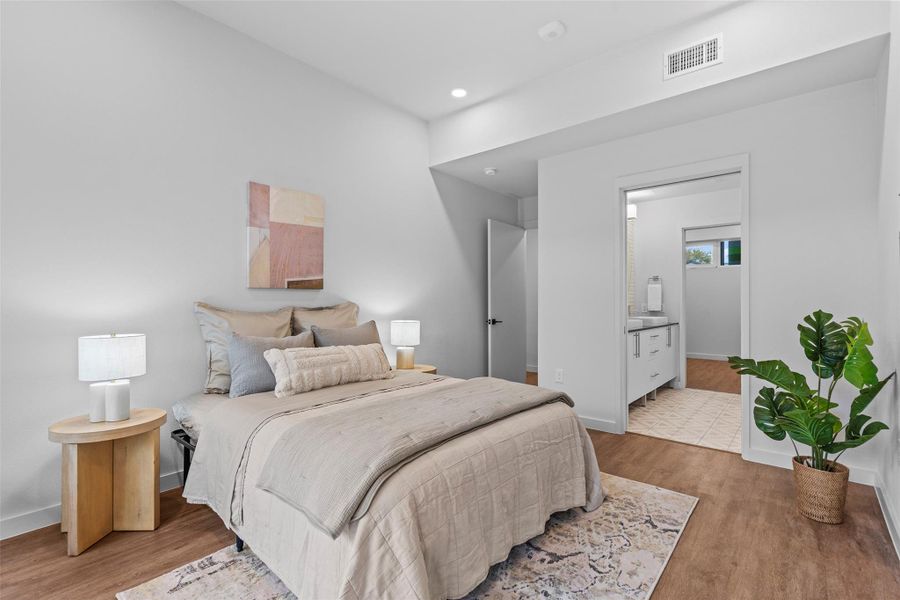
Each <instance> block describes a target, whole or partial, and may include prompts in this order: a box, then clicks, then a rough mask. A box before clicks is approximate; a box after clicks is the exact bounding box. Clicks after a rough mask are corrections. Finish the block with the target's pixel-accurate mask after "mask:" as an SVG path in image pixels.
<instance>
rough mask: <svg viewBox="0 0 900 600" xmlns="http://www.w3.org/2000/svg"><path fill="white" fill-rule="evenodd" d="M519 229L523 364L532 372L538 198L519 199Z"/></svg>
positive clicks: (534, 365) (535, 349)
mask: <svg viewBox="0 0 900 600" xmlns="http://www.w3.org/2000/svg"><path fill="white" fill-rule="evenodd" d="M517 223H518V225H519V227H524V228H525V296H526V298H525V312H526V317H527V318H526V323H527V325H526V332H525V334H526V338H527V348H526V352H525V364H526V365H527V369H528V370H529V371H532V372H536V371H537V364H538V323H537V320H538V283H537V282H538V229H537V227H538V197H537V196H528V197H525V198H519V219H518V221H517Z"/></svg>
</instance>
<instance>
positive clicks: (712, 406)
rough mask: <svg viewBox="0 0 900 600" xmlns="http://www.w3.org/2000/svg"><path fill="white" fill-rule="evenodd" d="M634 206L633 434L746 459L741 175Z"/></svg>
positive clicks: (697, 181) (684, 186)
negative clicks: (731, 362) (737, 359)
mask: <svg viewBox="0 0 900 600" xmlns="http://www.w3.org/2000/svg"><path fill="white" fill-rule="evenodd" d="M625 199H626V218H627V221H626V227H625V231H626V233H625V236H626V251H625V262H626V264H625V271H626V296H627V297H626V306H627V312H628V315H627V328H626V329H627V333H626V335H627V336H628V357H627V360H626V370H627V377H626V380H627V385H626V389H627V402H628V409H627V423H628V424H627V431H629V432H633V433H640V434H644V435H651V436H654V437H662V438H666V439H671V440H675V441H679V442H684V443H689V444H695V445H699V446H705V447H710V448H715V449H718V450H726V451H731V452H738V453H739V452H740V451H741V444H742V432H741V430H742V402H741V396H740V391H741V382H740V377H739V376H738V375H737V373H735V372H734V371H732V370H731V369H730V368H729V366H728V363H727V357H728V356H733V355H736V354H740V353H741V337H740V336H741V328H742V319H741V283H742V282H741V273H740V269H741V262H742V261H741V259H742V252H741V251H742V235H741V217H742V203H741V200H742V199H741V173H740V172H733V173H722V174H716V175H713V176H707V177H699V178H691V179H687V180H682V181H676V182H671V183H666V184H663V185H655V186H648V187H639V188H637V189H631V190H628V191H626V193H625Z"/></svg>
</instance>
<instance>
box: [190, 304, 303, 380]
mask: <svg viewBox="0 0 900 600" xmlns="http://www.w3.org/2000/svg"><path fill="white" fill-rule="evenodd" d="M293 312H294V309H293V308H291V307H290V306H286V307H284V308H280V309H278V310H273V311H270V312H250V311H244V310H228V309H225V308H218V307H216V306H210V305H209V304H204V303H203V302H197V303H195V304H194V315H195V316H196V317H197V322H198V323H200V333H201V334H202V335H203V340H204V341H205V342H206V364H207V372H206V385H205V386H204V388H205V389H204V390H203V391H204V392H206V393H207V394H227V393H228V390H229V389H231V363H230V362H229V361H228V343H229V342H230V341H231V336H232V334H234V333H239V334H241V335H245V336H255V337H267V338H283V337H286V336H289V335H291V315H292V314H293Z"/></svg>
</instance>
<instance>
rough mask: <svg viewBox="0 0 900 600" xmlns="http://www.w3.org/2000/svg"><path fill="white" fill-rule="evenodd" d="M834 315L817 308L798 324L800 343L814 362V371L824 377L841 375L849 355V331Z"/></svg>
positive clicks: (807, 356)
mask: <svg viewBox="0 0 900 600" xmlns="http://www.w3.org/2000/svg"><path fill="white" fill-rule="evenodd" d="M832 317H834V315H832V314H831V313H827V312H824V311H822V310H817V311H816V312H814V313H812V314H811V315H806V316H805V317H803V323H800V324H799V325H797V329H798V330H799V331H800V345H801V346H803V352H804V353H805V354H806V358H808V359H809V360H810V361H811V362H812V370H813V373H815V374H816V376H818V377H821V378H823V379H828V378H830V377H834V376H835V375H840V373H841V369H843V366H844V359H845V358H846V357H847V332H846V331H845V330H844V328H843V327H841V326H840V325H839V324H838V323H836V322H835V321H833V320H832ZM804 323H805V325H804Z"/></svg>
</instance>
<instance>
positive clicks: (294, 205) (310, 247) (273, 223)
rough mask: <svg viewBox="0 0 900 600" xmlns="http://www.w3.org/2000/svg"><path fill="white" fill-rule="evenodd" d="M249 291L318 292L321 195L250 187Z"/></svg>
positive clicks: (321, 281) (321, 246)
mask: <svg viewBox="0 0 900 600" xmlns="http://www.w3.org/2000/svg"><path fill="white" fill-rule="evenodd" d="M248 215H249V216H248V221H247V249H248V257H249V261H250V268H249V270H248V273H249V281H248V284H247V285H248V287H251V288H270V289H271V288H277V289H306V290H321V289H322V288H323V285H324V278H323V275H324V260H323V257H324V250H325V201H324V200H323V199H322V197H321V196H317V195H315V194H310V193H308V192H299V191H296V190H291V189H287V188H280V187H275V186H271V185H265V184H262V183H256V182H253V181H251V182H250V207H249V211H248Z"/></svg>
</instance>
